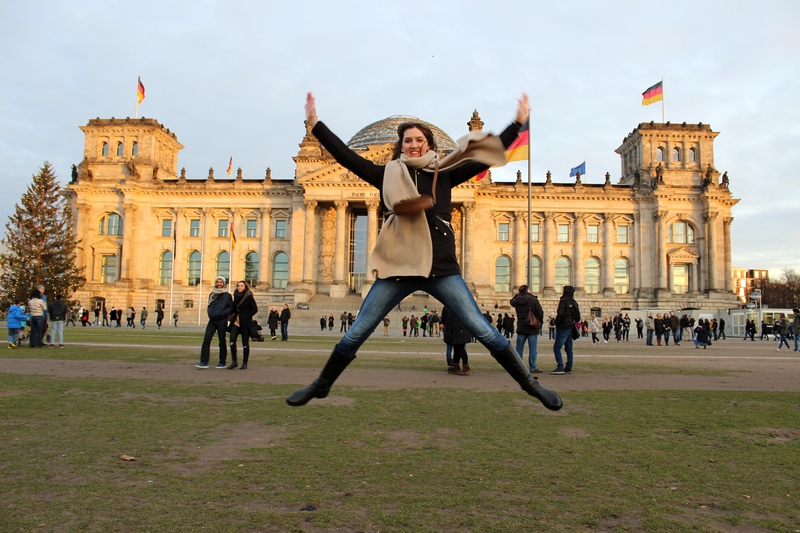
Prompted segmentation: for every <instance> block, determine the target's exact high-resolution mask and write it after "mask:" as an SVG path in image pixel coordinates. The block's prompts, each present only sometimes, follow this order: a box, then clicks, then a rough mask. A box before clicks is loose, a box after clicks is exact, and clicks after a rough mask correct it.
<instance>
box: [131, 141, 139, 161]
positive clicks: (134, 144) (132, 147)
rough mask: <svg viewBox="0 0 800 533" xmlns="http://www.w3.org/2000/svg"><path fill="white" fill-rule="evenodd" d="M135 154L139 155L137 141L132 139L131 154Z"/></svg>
mask: <svg viewBox="0 0 800 533" xmlns="http://www.w3.org/2000/svg"><path fill="white" fill-rule="evenodd" d="M137 155H139V143H138V142H136V141H133V145H132V146H131V156H132V157H136V156H137Z"/></svg>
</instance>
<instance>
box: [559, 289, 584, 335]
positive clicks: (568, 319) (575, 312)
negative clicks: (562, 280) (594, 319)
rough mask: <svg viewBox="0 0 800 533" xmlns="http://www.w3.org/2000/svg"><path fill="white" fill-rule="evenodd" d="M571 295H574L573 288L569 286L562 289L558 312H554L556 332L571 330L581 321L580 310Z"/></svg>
mask: <svg viewBox="0 0 800 533" xmlns="http://www.w3.org/2000/svg"><path fill="white" fill-rule="evenodd" d="M573 294H575V289H574V288H572V287H571V286H569V285H568V286H566V287H564V294H563V295H562V296H561V299H560V300H559V301H558V310H557V311H556V330H559V331H563V330H565V329H572V328H573V327H575V324H576V323H577V322H578V320H580V319H581V309H580V307H578V302H576V301H575V298H573V296H572V295H573Z"/></svg>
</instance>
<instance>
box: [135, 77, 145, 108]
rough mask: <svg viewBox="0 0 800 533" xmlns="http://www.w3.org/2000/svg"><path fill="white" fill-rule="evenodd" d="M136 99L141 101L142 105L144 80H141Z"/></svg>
mask: <svg viewBox="0 0 800 533" xmlns="http://www.w3.org/2000/svg"><path fill="white" fill-rule="evenodd" d="M136 97H137V98H138V99H139V103H140V104H141V103H142V100H144V84H143V83H142V78H139V85H138V86H137V88H136Z"/></svg>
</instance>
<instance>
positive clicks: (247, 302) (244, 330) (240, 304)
mask: <svg viewBox="0 0 800 533" xmlns="http://www.w3.org/2000/svg"><path fill="white" fill-rule="evenodd" d="M233 307H234V308H235V309H236V310H235V311H234V313H235V316H234V318H233V321H232V322H231V364H230V365H228V370H233V369H234V368H236V367H237V366H239V365H238V364H237V361H236V337H237V336H238V335H239V334H241V335H242V366H241V370H245V369H247V360H248V359H249V358H250V326H251V325H252V323H253V317H254V316H255V314H256V313H258V304H256V299H255V297H254V296H253V291H252V290H251V289H250V286H249V285H248V284H247V282H245V281H240V282H239V283H237V284H236V292H234V293H233Z"/></svg>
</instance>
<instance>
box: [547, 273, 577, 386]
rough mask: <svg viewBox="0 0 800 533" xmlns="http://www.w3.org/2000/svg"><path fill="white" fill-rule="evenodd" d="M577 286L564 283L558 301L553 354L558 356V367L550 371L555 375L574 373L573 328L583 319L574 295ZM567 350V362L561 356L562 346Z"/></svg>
mask: <svg viewBox="0 0 800 533" xmlns="http://www.w3.org/2000/svg"><path fill="white" fill-rule="evenodd" d="M574 294H575V287H573V286H572V285H564V288H563V289H562V294H561V299H560V300H559V301H558V309H557V310H556V341H555V343H554V344H553V355H555V358H556V368H555V369H554V370H552V371H551V372H550V374H552V375H554V376H560V375H563V374H572V363H573V358H574V354H573V352H572V330H573V329H574V328H575V323H576V322H577V321H578V320H580V319H581V309H580V307H578V302H576V301H575V298H574V297H573V295H574ZM562 346H563V347H564V350H565V351H566V352H567V364H566V366H564V360H563V359H562V358H561V347H562Z"/></svg>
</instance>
